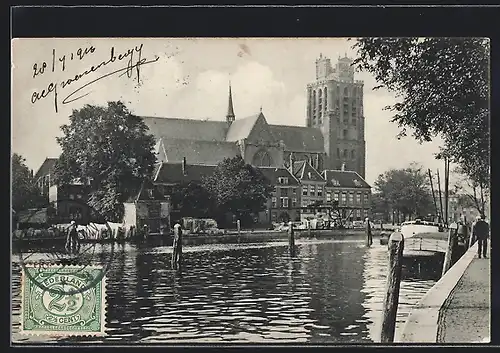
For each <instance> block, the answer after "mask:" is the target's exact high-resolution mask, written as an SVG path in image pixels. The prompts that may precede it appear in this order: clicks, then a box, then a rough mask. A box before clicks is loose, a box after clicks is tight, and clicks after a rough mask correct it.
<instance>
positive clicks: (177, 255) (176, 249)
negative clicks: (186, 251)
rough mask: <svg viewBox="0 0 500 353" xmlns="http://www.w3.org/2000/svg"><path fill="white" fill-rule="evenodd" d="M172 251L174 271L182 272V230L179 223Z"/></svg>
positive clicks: (175, 226)
mask: <svg viewBox="0 0 500 353" xmlns="http://www.w3.org/2000/svg"><path fill="white" fill-rule="evenodd" d="M172 250H173V251H172V269H173V270H180V269H181V265H182V229H181V225H180V224H179V223H177V224H176V225H174V244H173V249H172Z"/></svg>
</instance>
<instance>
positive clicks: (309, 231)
mask: <svg viewBox="0 0 500 353" xmlns="http://www.w3.org/2000/svg"><path fill="white" fill-rule="evenodd" d="M307 235H308V236H309V237H310V236H311V221H310V220H309V219H308V220H307Z"/></svg>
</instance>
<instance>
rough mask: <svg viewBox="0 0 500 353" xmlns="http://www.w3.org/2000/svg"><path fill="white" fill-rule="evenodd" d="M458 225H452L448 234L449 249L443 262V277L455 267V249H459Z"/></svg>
mask: <svg viewBox="0 0 500 353" xmlns="http://www.w3.org/2000/svg"><path fill="white" fill-rule="evenodd" d="M457 240H458V239H457V224H456V223H453V224H450V229H449V232H448V247H447V248H446V254H445V255H444V262H443V272H442V273H441V277H443V276H444V274H445V273H446V272H447V271H448V270H449V269H450V267H451V266H453V259H454V258H455V254H454V252H455V249H456V248H457V246H456V244H457Z"/></svg>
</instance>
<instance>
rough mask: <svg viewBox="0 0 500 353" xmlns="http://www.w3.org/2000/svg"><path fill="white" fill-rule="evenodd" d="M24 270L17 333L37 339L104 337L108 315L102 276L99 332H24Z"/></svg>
mask: <svg viewBox="0 0 500 353" xmlns="http://www.w3.org/2000/svg"><path fill="white" fill-rule="evenodd" d="M36 265H37V263H36V262H30V263H26V264H25V267H27V268H30V267H31V268H33V267H35V266H36ZM44 265H45V266H47V267H48V268H66V269H73V268H74V269H75V270H76V269H81V268H82V267H84V268H90V269H98V270H103V266H95V265H80V266H79V265H68V266H64V265H59V264H47V263H44ZM25 281H26V278H25V268H21V310H20V315H19V333H20V334H22V335H27V336H39V337H44V336H50V337H57V338H64V337H100V336H106V332H105V331H106V328H107V327H106V318H107V314H108V306H107V291H106V286H107V283H106V275H104V276H103V277H102V278H101V280H100V281H99V283H100V286H101V293H102V295H101V303H100V304H101V318H100V320H101V321H100V323H101V327H100V330H99V331H93V332H91V331H48V330H47V331H43V330H38V331H31V330H29V331H26V330H24V329H23V318H24V295H25V289H24V288H25Z"/></svg>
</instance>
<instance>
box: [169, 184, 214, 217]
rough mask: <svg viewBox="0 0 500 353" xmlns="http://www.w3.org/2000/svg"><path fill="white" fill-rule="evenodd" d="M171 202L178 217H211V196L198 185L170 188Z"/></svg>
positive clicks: (212, 206) (212, 204)
mask: <svg viewBox="0 0 500 353" xmlns="http://www.w3.org/2000/svg"><path fill="white" fill-rule="evenodd" d="M171 201H172V204H173V206H174V207H175V209H176V210H178V211H179V215H178V217H180V218H182V217H195V218H205V217H211V216H212V215H213V208H214V201H213V198H212V195H211V194H210V193H209V192H208V191H207V190H206V189H205V188H204V187H203V186H202V185H200V184H198V183H195V182H189V183H186V184H179V185H176V186H174V187H173V188H172V191H171Z"/></svg>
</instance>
